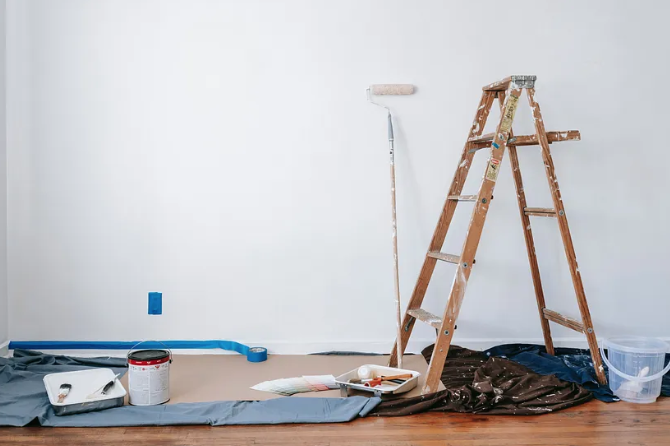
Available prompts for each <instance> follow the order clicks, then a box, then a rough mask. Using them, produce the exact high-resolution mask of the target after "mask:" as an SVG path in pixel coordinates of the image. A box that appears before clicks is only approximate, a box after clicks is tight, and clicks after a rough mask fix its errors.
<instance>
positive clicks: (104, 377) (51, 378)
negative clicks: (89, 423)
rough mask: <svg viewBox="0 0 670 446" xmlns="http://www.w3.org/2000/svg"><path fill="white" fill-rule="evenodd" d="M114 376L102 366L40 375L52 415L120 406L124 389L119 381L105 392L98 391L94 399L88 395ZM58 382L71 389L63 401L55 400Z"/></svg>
mask: <svg viewBox="0 0 670 446" xmlns="http://www.w3.org/2000/svg"><path fill="white" fill-rule="evenodd" d="M114 377H115V374H114V372H113V371H112V370H110V369H103V368H101V369H88V370H77V371H75V372H63V373H51V374H49V375H46V376H45V377H44V387H46V389H47V395H49V402H50V403H51V407H53V410H54V412H55V413H56V415H72V414H75V413H83V412H92V411H94V410H103V409H110V408H112V407H119V406H123V399H124V398H125V396H126V389H125V388H124V387H123V385H122V384H121V382H120V381H119V380H117V381H116V383H114V386H113V387H112V388H111V389H110V390H109V393H108V394H107V395H100V394H99V393H98V394H96V396H95V397H94V398H88V397H89V396H90V395H91V394H92V393H93V392H95V391H96V390H100V389H101V388H102V387H103V386H104V385H105V384H107V383H108V382H110V381H111V380H113V379H114ZM62 384H71V385H72V389H71V390H70V393H69V394H68V395H67V397H66V398H65V400H64V401H63V402H62V403H59V402H58V392H59V389H60V386H61V385H62Z"/></svg>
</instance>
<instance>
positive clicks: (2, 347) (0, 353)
mask: <svg viewBox="0 0 670 446" xmlns="http://www.w3.org/2000/svg"><path fill="white" fill-rule="evenodd" d="M8 346H9V341H5V342H3V343H2V344H0V358H6V357H8V356H9V349H8V348H7V347H8Z"/></svg>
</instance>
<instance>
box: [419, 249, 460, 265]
mask: <svg viewBox="0 0 670 446" xmlns="http://www.w3.org/2000/svg"><path fill="white" fill-rule="evenodd" d="M426 255H427V256H428V257H432V258H434V259H437V260H442V261H444V262H449V263H455V264H459V263H460V262H461V257H460V256H457V255H454V254H445V253H443V252H439V251H428V254H426Z"/></svg>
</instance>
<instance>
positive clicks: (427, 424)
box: [0, 398, 670, 446]
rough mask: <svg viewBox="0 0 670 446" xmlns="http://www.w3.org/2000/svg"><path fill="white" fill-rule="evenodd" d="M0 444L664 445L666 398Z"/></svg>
mask: <svg viewBox="0 0 670 446" xmlns="http://www.w3.org/2000/svg"><path fill="white" fill-rule="evenodd" d="M0 445H59V446H79V445H95V446H107V445H109V446H112V445H114V446H117V445H127V446H145V445H160V446H173V445H174V446H191V445H198V446H210V445H283V446H287V445H305V446H306V445H310V446H330V445H332V446H334V445H338V446H354V445H356V446H358V445H366V446H381V445H402V446H410V445H412V446H419V445H426V446H428V445H430V446H437V445H440V446H446V445H496V446H498V445H515V446H521V445H552V446H565V445H575V446H577V445H578V446H588V445H670V398H662V399H660V400H659V402H657V403H655V404H651V405H643V404H639V405H638V404H630V403H624V402H619V403H611V404H605V403H601V402H599V401H591V402H589V403H587V404H583V405H581V406H578V407H574V408H572V409H568V410H564V411H561V412H557V413H553V414H547V415H539V416H530V417H523V416H489V415H471V414H455V413H427V414H421V415H414V416H409V417H401V418H376V417H374V418H364V419H359V420H356V421H354V422H351V423H344V424H301V425H281V426H227V427H226V426H224V427H208V426H174V427H141V428H104V429H97V428H96V429H93V428H84V429H80V428H40V427H28V428H1V429H0Z"/></svg>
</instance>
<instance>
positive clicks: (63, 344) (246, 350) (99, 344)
mask: <svg viewBox="0 0 670 446" xmlns="http://www.w3.org/2000/svg"><path fill="white" fill-rule="evenodd" d="M138 343H139V341H119V342H113V341H11V342H10V343H9V349H10V350H15V349H19V348H22V349H25V350H130V349H131V348H133V347H134V346H136V345H137V344H138ZM141 347H142V349H162V348H169V349H171V350H177V349H214V348H220V349H221V350H228V351H233V352H237V353H240V354H242V355H244V356H246V357H247V361H249V362H263V361H265V360H266V359H268V351H267V349H266V348H263V347H249V346H247V345H244V344H240V343H239V342H235V341H222V340H209V341H160V342H159V341H146V342H142V345H141Z"/></svg>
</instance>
